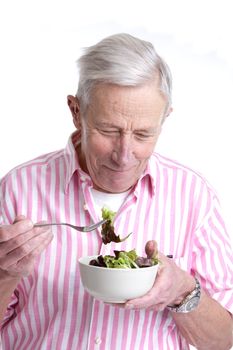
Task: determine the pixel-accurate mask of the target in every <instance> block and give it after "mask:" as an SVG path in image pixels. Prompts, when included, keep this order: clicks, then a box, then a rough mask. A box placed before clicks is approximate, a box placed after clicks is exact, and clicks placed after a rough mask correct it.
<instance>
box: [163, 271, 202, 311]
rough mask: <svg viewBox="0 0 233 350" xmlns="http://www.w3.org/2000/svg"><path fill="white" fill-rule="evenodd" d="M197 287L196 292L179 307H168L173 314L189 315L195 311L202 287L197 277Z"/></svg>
mask: <svg viewBox="0 0 233 350" xmlns="http://www.w3.org/2000/svg"><path fill="white" fill-rule="evenodd" d="M195 281H196V285H195V288H194V290H193V291H192V292H191V293H189V294H188V295H187V296H186V297H185V299H184V300H183V301H182V302H181V303H180V304H179V305H174V306H171V305H168V306H167V308H168V309H169V310H171V311H173V312H180V313H188V312H190V311H192V310H194V309H196V307H197V306H198V304H199V301H200V297H201V285H200V282H199V281H198V279H197V278H196V277H195Z"/></svg>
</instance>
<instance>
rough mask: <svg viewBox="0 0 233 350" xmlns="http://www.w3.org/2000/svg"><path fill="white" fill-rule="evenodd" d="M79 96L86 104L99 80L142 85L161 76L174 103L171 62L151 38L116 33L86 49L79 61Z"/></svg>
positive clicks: (118, 83)
mask: <svg viewBox="0 0 233 350" xmlns="http://www.w3.org/2000/svg"><path fill="white" fill-rule="evenodd" d="M77 64H78V68H79V85H78V90H77V94H76V96H77V97H78V98H79V100H80V103H81V104H83V107H84V108H85V107H86V106H87V105H88V103H89V98H90V93H91V91H92V89H93V88H94V87H95V86H97V85H98V84H106V83H108V84H116V85H119V86H138V85H143V84H146V83H148V82H150V81H153V80H155V79H158V82H159V89H160V91H161V92H162V94H163V95H164V96H165V98H166V99H167V102H168V106H167V107H169V106H170V105H171V90H172V78H171V73H170V69H169V67H168V65H167V64H166V62H165V61H164V60H163V59H162V58H161V57H160V56H159V55H158V54H157V52H156V51H155V48H154V47H153V45H152V44H151V43H150V42H147V41H144V40H141V39H138V38H136V37H133V36H132V35H129V34H125V33H122V34H115V35H112V36H109V37H107V38H105V39H103V40H101V41H100V42H99V43H97V44H96V45H93V46H90V47H88V48H86V49H85V52H84V54H83V55H82V56H81V57H80V58H79V59H78V61H77Z"/></svg>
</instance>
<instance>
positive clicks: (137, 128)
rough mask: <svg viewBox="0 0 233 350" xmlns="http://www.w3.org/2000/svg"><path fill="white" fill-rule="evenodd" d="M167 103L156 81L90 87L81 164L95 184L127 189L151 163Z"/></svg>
mask: <svg viewBox="0 0 233 350" xmlns="http://www.w3.org/2000/svg"><path fill="white" fill-rule="evenodd" d="M165 109H166V101H165V99H164V97H163V96H162V95H161V93H160V92H159V90H158V88H157V85H156V84H155V83H153V84H152V83H150V84H147V85H144V86H140V87H120V86H116V85H110V84H105V85H100V86H98V87H97V88H96V89H95V90H94V91H93V93H92V95H91V99H90V104H89V106H88V107H87V110H86V112H85V115H82V114H81V113H79V118H80V123H81V150H80V154H79V157H80V162H81V163H80V165H81V167H82V169H83V170H85V171H86V172H88V173H89V175H90V176H91V178H92V181H93V183H94V188H96V189H97V190H100V191H104V192H112V193H119V192H124V191H126V190H128V189H129V188H130V187H132V186H133V185H134V184H135V183H136V181H137V180H138V179H139V177H140V176H141V174H142V173H143V171H144V170H145V168H146V166H147V162H148V159H149V157H150V156H151V154H152V152H153V150H154V147H155V144H156V141H157V139H158V136H159V134H160V131H161V123H162V119H163V116H164V112H165Z"/></svg>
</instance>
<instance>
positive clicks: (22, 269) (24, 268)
mask: <svg viewBox="0 0 233 350" xmlns="http://www.w3.org/2000/svg"><path fill="white" fill-rule="evenodd" d="M52 239H53V236H52V235H51V236H49V237H47V238H46V239H45V240H44V241H43V242H41V244H40V245H38V246H37V247H36V248H35V249H34V250H32V251H31V252H30V253H29V254H28V255H26V256H25V257H23V258H22V259H20V260H19V261H18V262H17V263H15V264H13V265H11V266H9V268H8V271H9V272H10V273H11V274H12V275H19V274H20V275H22V276H27V275H28V274H29V273H30V272H31V271H32V269H33V266H34V263H35V260H36V258H37V257H38V256H39V255H40V254H41V253H42V252H43V251H44V250H45V249H46V247H47V246H48V245H49V244H50V243H51V241H52Z"/></svg>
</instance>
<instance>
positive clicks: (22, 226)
mask: <svg viewBox="0 0 233 350" xmlns="http://www.w3.org/2000/svg"><path fill="white" fill-rule="evenodd" d="M51 240H52V233H51V230H48V228H46V229H45V228H33V224H32V222H31V221H30V220H28V219H25V218H24V217H18V218H17V220H16V221H15V223H14V224H13V225H6V226H1V227H0V295H1V298H0V322H1V321H2V320H3V317H4V314H5V311H6V309H7V305H8V304H9V301H10V298H11V295H12V293H13V291H14V289H15V288H16V286H17V284H18V283H19V281H20V280H21V278H22V277H24V276H27V275H29V274H30V273H31V271H32V269H33V266H34V262H35V259H36V257H37V256H38V255H39V254H40V253H41V252H42V251H43V250H44V249H45V247H46V246H47V245H48V244H49V243H50V242H51Z"/></svg>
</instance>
